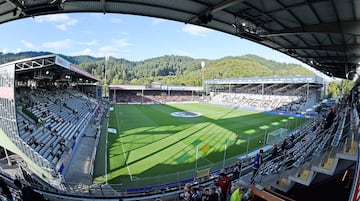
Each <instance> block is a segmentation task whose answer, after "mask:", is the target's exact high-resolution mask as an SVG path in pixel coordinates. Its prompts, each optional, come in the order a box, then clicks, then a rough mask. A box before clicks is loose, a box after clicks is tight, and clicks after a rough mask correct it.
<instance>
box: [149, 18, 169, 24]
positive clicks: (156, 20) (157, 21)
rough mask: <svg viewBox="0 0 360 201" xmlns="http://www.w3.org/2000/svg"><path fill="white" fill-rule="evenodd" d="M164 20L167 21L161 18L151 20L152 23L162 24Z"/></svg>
mask: <svg viewBox="0 0 360 201" xmlns="http://www.w3.org/2000/svg"><path fill="white" fill-rule="evenodd" d="M163 22H166V20H165V19H161V18H155V19H153V20H152V21H151V25H158V24H161V23H163Z"/></svg>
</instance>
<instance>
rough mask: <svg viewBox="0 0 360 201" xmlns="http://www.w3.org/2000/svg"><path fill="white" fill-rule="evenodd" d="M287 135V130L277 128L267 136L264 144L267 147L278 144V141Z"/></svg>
mask: <svg viewBox="0 0 360 201" xmlns="http://www.w3.org/2000/svg"><path fill="white" fill-rule="evenodd" d="M287 133H288V129H285V128H279V129H277V130H274V131H272V132H270V133H269V134H268V136H267V142H266V144H268V145H274V144H278V143H279V142H280V141H282V140H284V139H285V138H286V136H287Z"/></svg>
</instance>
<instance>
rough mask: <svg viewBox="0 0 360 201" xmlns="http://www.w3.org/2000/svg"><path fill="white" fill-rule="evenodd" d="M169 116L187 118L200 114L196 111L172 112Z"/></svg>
mask: <svg viewBox="0 0 360 201" xmlns="http://www.w3.org/2000/svg"><path fill="white" fill-rule="evenodd" d="M171 116H174V117H186V118H189V117H199V116H201V114H200V113H198V112H172V113H171Z"/></svg>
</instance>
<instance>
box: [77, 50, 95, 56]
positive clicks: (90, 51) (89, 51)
mask: <svg viewBox="0 0 360 201" xmlns="http://www.w3.org/2000/svg"><path fill="white" fill-rule="evenodd" d="M73 55H75V56H78V55H95V54H94V52H93V51H92V50H91V49H90V48H85V49H84V50H81V51H80V52H75V53H74V54H73Z"/></svg>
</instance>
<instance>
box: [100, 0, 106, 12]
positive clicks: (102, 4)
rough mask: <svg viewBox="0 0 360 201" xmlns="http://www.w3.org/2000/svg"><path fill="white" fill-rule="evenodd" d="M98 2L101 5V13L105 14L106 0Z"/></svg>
mask: <svg viewBox="0 0 360 201" xmlns="http://www.w3.org/2000/svg"><path fill="white" fill-rule="evenodd" d="M100 3H101V6H102V9H103V13H104V14H105V13H106V7H105V6H106V2H105V0H100Z"/></svg>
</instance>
